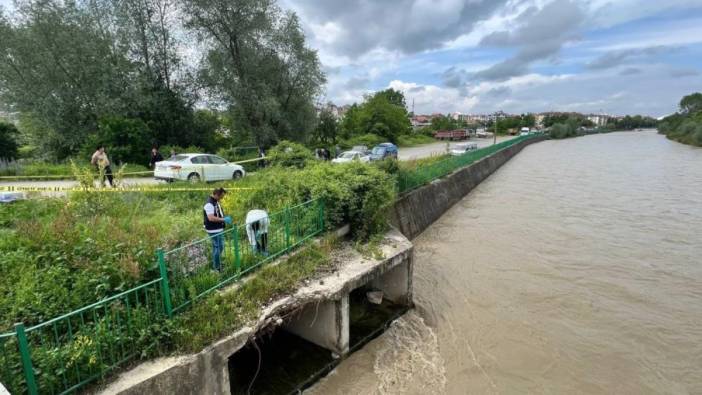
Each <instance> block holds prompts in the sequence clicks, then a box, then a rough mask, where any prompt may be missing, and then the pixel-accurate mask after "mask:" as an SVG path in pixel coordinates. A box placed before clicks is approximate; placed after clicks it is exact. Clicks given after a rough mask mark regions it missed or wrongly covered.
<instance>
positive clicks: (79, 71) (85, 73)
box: [0, 0, 193, 158]
mask: <svg viewBox="0 0 702 395" xmlns="http://www.w3.org/2000/svg"><path fill="white" fill-rule="evenodd" d="M171 1H172V0H83V1H66V2H64V1H58V0H41V1H30V0H19V1H17V2H16V10H15V11H14V13H13V15H12V18H9V17H6V16H4V15H3V16H0V37H2V40H0V100H2V101H4V102H5V103H8V104H9V106H10V107H11V108H12V109H13V110H15V111H19V112H21V113H23V114H25V116H29V117H31V118H33V119H34V122H35V124H41V125H42V127H41V128H36V129H35V130H41V131H42V133H41V134H38V135H35V136H33V137H34V140H35V141H34V142H35V143H36V144H37V145H39V146H40V147H41V148H42V150H41V152H49V153H52V154H53V156H54V157H57V158H63V157H66V156H69V155H73V154H76V153H77V152H79V150H80V149H81V147H82V146H84V145H85V144H87V143H88V142H90V141H94V139H95V138H97V137H98V134H99V129H100V125H101V123H102V122H103V120H108V121H109V122H114V121H115V117H117V118H123V119H124V122H126V123H129V122H130V121H129V120H130V119H131V120H133V119H139V120H141V121H143V122H144V123H145V124H146V125H147V126H148V131H147V132H148V134H149V140H153V141H158V142H160V143H171V144H181V145H188V144H190V140H191V139H192V137H193V136H192V135H191V132H190V131H191V130H192V129H193V128H192V122H193V111H192V102H193V98H192V97H191V96H190V95H188V94H187V92H186V89H184V87H183V86H182V84H179V81H178V78H176V76H175V75H176V72H177V71H178V70H179V69H178V66H179V64H180V62H179V60H178V59H177V56H176V50H175V49H176V46H177V42H176V41H175V40H174V39H173V30H174V29H175V27H174V25H173V22H172V20H173V19H174V17H173V15H174V12H175V9H174V6H173V4H172V3H171ZM144 151H145V152H146V151H148V147H145V149H144Z"/></svg>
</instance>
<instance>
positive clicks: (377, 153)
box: [371, 143, 397, 160]
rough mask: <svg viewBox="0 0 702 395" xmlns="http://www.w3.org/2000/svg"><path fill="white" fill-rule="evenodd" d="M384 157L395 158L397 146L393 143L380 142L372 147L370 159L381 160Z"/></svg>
mask: <svg viewBox="0 0 702 395" xmlns="http://www.w3.org/2000/svg"><path fill="white" fill-rule="evenodd" d="M385 158H395V159H397V146H396V145H395V144H393V143H382V144H378V145H376V146H375V147H373V151H371V160H383V159H385Z"/></svg>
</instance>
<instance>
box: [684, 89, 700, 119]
mask: <svg viewBox="0 0 702 395" xmlns="http://www.w3.org/2000/svg"><path fill="white" fill-rule="evenodd" d="M700 110H702V93H699V92H697V93H693V94H691V95H687V96H685V97H683V98H682V100H680V111H681V112H682V113H683V114H692V113H695V112H697V111H700Z"/></svg>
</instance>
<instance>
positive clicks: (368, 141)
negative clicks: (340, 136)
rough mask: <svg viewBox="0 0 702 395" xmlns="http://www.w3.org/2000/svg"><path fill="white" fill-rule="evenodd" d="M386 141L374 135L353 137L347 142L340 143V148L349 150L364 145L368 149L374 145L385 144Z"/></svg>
mask: <svg viewBox="0 0 702 395" xmlns="http://www.w3.org/2000/svg"><path fill="white" fill-rule="evenodd" d="M385 141H386V140H385V139H384V138H382V137H380V136H378V135H375V134H371V133H369V134H364V135H360V136H354V137H352V138H350V139H348V140H345V141H342V142H341V144H340V145H341V146H342V147H343V148H351V147H353V146H354V145H365V146H366V147H368V148H373V147H375V146H376V145H378V144H380V143H383V142H385Z"/></svg>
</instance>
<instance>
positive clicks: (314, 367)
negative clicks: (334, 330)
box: [229, 329, 335, 395]
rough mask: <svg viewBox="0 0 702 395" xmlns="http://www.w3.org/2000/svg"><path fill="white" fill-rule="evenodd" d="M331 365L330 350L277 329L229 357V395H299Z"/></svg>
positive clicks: (332, 363) (332, 362)
mask: <svg viewBox="0 0 702 395" xmlns="http://www.w3.org/2000/svg"><path fill="white" fill-rule="evenodd" d="M259 351H260V354H259ZM259 355H260V369H259ZM334 362H335V361H334V359H333V358H332V355H331V352H330V351H329V350H325V349H324V348H322V347H319V346H317V345H315V344H312V343H310V342H308V341H306V340H304V339H302V338H300V337H298V336H295V335H293V334H291V333H289V332H286V331H285V330H283V329H276V330H275V331H274V332H273V333H272V334H267V335H262V336H261V337H257V338H256V341H255V343H254V342H253V341H250V342H249V343H248V344H247V345H246V346H245V347H244V348H242V349H241V350H239V351H237V352H236V353H235V354H234V355H232V356H231V357H229V382H230V386H231V387H230V388H231V393H232V394H252V395H254V394H255V395H264V394H265V395H279V394H291V393H298V392H299V391H301V390H303V389H305V388H307V387H308V386H310V385H311V384H313V383H314V382H315V381H317V379H318V378H319V377H321V376H322V375H324V374H326V373H327V372H328V371H329V370H331V369H332V368H333V366H334ZM257 371H258V372H257ZM252 382H253V384H252ZM249 387H251V390H250V391H249Z"/></svg>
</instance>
